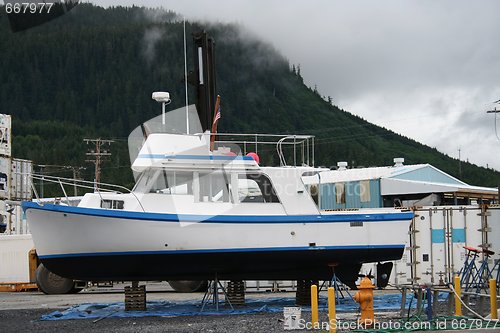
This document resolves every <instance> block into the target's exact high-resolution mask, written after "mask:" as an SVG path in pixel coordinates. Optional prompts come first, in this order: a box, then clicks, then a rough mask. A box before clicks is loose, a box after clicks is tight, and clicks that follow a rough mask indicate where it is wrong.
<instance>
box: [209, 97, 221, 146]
mask: <svg viewBox="0 0 500 333" xmlns="http://www.w3.org/2000/svg"><path fill="white" fill-rule="evenodd" d="M219 118H220V96H219V95H217V101H216V102H215V110H214V120H213V121H212V130H211V132H210V151H214V146H215V133H217V123H218V121H219Z"/></svg>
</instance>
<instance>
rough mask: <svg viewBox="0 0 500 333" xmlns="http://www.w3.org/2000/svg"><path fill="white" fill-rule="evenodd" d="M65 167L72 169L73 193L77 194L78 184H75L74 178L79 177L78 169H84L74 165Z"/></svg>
mask: <svg viewBox="0 0 500 333" xmlns="http://www.w3.org/2000/svg"><path fill="white" fill-rule="evenodd" d="M66 168H68V169H71V170H72V171H73V195H74V196H75V197H76V196H78V186H77V184H76V180H77V179H78V180H79V179H81V177H80V171H81V170H85V169H86V168H85V167H75V166H67V167H66Z"/></svg>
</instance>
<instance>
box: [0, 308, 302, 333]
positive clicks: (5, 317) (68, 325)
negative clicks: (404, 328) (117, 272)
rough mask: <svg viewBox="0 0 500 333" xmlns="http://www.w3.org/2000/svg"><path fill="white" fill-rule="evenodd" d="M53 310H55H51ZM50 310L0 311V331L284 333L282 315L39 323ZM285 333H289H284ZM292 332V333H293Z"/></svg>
mask: <svg viewBox="0 0 500 333" xmlns="http://www.w3.org/2000/svg"><path fill="white" fill-rule="evenodd" d="M54 310H56V309H54ZM49 312H51V310H50V309H42V310H40V309H29V310H4V311H0V331H1V332H4V333H7V332H9V333H10V332H16V333H18V332H23V333H24V332H66V333H73V332H75V333H76V332H109V333H113V332H120V333H132V332H140V333H149V332H162V333H163V332H173V333H180V332H207V333H212V332H214V333H215V332H217V333H218V332H221V333H226V332H227V333H230V332H231V333H233V332H251V333H258V332H285V330H284V328H283V322H282V319H283V315H282V314H252V315H241V316H240V315H238V316H196V317H168V318H162V317H144V318H105V319H102V320H99V321H98V322H95V323H94V321H93V320H90V319H78V320H58V321H40V320H39V318H40V316H41V315H43V314H47V313H49ZM288 332H289V331H288ZM295 332H296V331H295Z"/></svg>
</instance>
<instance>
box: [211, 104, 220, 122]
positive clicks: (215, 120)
mask: <svg viewBox="0 0 500 333" xmlns="http://www.w3.org/2000/svg"><path fill="white" fill-rule="evenodd" d="M219 119H220V105H219V107H218V108H217V113H216V114H215V117H214V122H213V124H212V125H215V124H216V123H217V121H218V120H219Z"/></svg>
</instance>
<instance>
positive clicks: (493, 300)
mask: <svg viewBox="0 0 500 333" xmlns="http://www.w3.org/2000/svg"><path fill="white" fill-rule="evenodd" d="M490 306H491V319H497V320H498V307H497V281H496V280H495V279H490Z"/></svg>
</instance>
